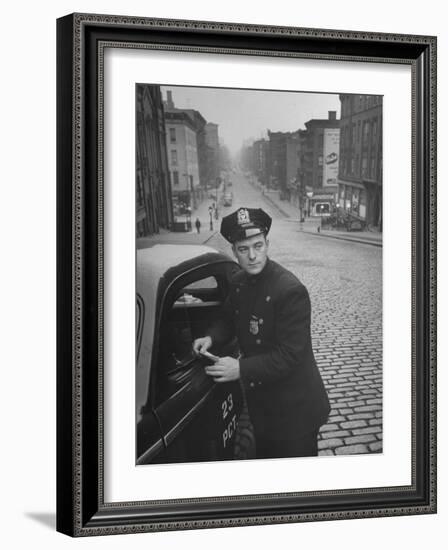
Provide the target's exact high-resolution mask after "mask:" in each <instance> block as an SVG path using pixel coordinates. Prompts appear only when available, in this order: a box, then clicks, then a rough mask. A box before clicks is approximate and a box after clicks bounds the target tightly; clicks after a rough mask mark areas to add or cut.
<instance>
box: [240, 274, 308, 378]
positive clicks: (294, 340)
mask: <svg viewBox="0 0 448 550" xmlns="http://www.w3.org/2000/svg"><path fill="white" fill-rule="evenodd" d="M310 323H311V306H310V299H309V295H308V291H307V290H306V288H305V286H303V285H302V284H294V285H290V286H288V287H287V288H285V289H284V290H282V292H281V294H280V295H279V297H278V299H277V300H276V305H275V323H274V335H273V336H274V338H273V340H274V345H273V346H272V348H271V349H270V350H269V351H267V352H264V353H260V354H255V355H251V356H250V357H245V358H242V359H240V372H241V378H242V380H243V383H244V384H245V385H246V384H249V385H251V384H260V383H262V384H265V383H269V382H276V381H278V380H281V379H284V378H286V377H288V376H290V375H291V374H292V372H293V371H294V370H295V369H301V368H303V367H304V362H305V361H309V349H310V346H311V336H310Z"/></svg>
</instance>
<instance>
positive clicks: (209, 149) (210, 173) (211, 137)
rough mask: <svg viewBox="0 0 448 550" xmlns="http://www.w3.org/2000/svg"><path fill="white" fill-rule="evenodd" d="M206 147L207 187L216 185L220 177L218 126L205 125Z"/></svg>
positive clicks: (210, 123) (208, 123) (212, 124)
mask: <svg viewBox="0 0 448 550" xmlns="http://www.w3.org/2000/svg"><path fill="white" fill-rule="evenodd" d="M205 146H206V157H207V186H213V185H215V184H216V179H217V178H218V177H219V172H220V170H219V134H218V125H217V124H214V123H213V122H207V124H206V125H205Z"/></svg>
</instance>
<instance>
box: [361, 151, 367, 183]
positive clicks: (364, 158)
mask: <svg viewBox="0 0 448 550" xmlns="http://www.w3.org/2000/svg"><path fill="white" fill-rule="evenodd" d="M367 161H368V158H367V155H366V154H364V155H363V156H362V161H361V177H363V178H365V177H367V175H368V172H367V164H368V162H367Z"/></svg>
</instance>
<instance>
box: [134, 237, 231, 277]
mask: <svg viewBox="0 0 448 550" xmlns="http://www.w3.org/2000/svg"><path fill="white" fill-rule="evenodd" d="M206 254H207V255H208V260H209V261H210V260H217V261H219V260H223V259H229V258H228V257H226V256H224V255H223V254H221V253H219V252H217V251H216V250H215V249H214V248H211V247H210V246H204V245H191V244H181V245H177V244H156V245H154V246H152V247H151V248H143V249H140V250H138V251H137V278H139V277H142V278H144V279H145V280H148V277H150V278H151V280H153V281H157V280H159V279H160V278H161V277H163V276H164V275H165V273H166V272H167V271H168V270H169V269H171V268H174V267H176V266H178V265H179V264H182V263H184V262H188V261H190V260H194V259H195V258H199V257H200V256H204V255H206ZM210 254H211V256H210Z"/></svg>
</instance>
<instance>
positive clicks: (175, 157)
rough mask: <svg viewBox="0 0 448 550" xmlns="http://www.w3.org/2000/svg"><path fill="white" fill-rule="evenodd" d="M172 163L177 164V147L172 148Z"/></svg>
mask: <svg viewBox="0 0 448 550" xmlns="http://www.w3.org/2000/svg"><path fill="white" fill-rule="evenodd" d="M171 164H173V165H174V166H177V151H176V149H171Z"/></svg>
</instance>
